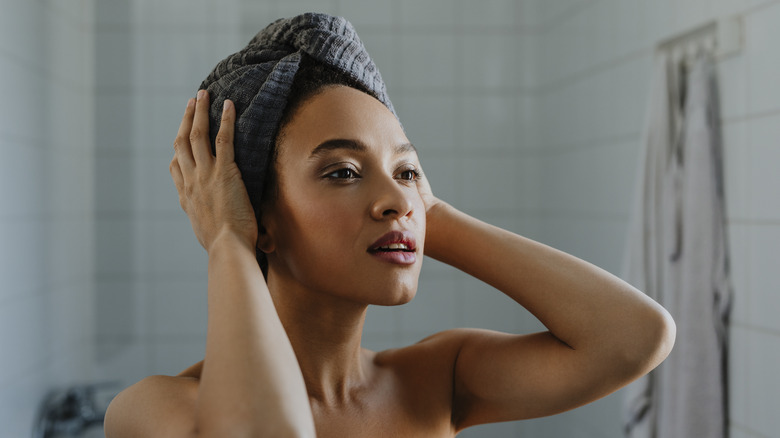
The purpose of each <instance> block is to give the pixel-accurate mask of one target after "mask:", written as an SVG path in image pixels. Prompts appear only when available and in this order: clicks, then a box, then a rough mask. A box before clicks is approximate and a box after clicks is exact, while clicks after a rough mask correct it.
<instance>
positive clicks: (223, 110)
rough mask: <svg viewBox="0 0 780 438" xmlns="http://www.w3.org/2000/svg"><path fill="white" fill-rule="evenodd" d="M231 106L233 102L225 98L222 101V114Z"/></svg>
mask: <svg viewBox="0 0 780 438" xmlns="http://www.w3.org/2000/svg"><path fill="white" fill-rule="evenodd" d="M232 106H233V102H231V101H229V100H227V99H225V102H223V103H222V114H224V113H226V112H228V110H229V109H230V108H231V107H232Z"/></svg>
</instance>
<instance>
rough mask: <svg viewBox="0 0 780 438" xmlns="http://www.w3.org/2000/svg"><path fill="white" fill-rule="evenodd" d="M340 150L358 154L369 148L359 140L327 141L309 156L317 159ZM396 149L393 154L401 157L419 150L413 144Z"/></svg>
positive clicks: (339, 139)
mask: <svg viewBox="0 0 780 438" xmlns="http://www.w3.org/2000/svg"><path fill="white" fill-rule="evenodd" d="M338 149H347V150H351V151H356V152H366V151H367V150H368V146H366V145H365V143H363V142H361V141H359V140H351V139H344V138H336V139H333V140H326V141H324V142H322V143H320V144H319V145H318V146H317V147H315V148H314V150H313V151H311V154H310V155H309V159H312V158H316V157H317V156H320V155H324V154H325V153H326V152H330V151H334V150H338ZM394 149H395V150H394V151H393V153H394V154H395V155H401V154H404V153H407V152H414V153H417V148H415V147H414V145H413V144H411V143H402V144H399V145H396V146H395V148H394Z"/></svg>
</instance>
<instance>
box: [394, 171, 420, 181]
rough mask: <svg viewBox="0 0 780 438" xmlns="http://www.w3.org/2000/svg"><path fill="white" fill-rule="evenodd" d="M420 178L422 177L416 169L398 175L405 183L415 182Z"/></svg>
mask: <svg viewBox="0 0 780 438" xmlns="http://www.w3.org/2000/svg"><path fill="white" fill-rule="evenodd" d="M419 177H420V172H418V171H417V170H414V169H410V170H404V171H403V172H401V173H400V174H398V178H399V179H402V180H405V181H414V180H416V179H417V178H419Z"/></svg>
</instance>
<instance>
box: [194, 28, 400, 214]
mask: <svg viewBox="0 0 780 438" xmlns="http://www.w3.org/2000/svg"><path fill="white" fill-rule="evenodd" d="M303 54H308V55H309V56H310V57H311V58H313V59H314V60H315V61H317V62H320V63H323V64H326V65H327V66H330V67H333V68H336V69H337V70H339V71H342V72H344V73H346V74H348V75H349V76H350V77H351V78H353V79H354V80H356V81H357V82H358V83H360V84H361V85H363V86H365V87H366V89H367V90H369V91H371V92H372V93H373V94H374V95H375V96H377V97H378V98H379V100H380V101H381V102H382V103H383V104H385V106H387V108H389V109H390V111H392V112H393V114H395V110H394V109H393V105H392V103H390V98H389V97H388V96H387V91H386V88H385V84H384V82H383V81H382V76H381V75H380V74H379V71H378V70H377V69H376V66H375V65H374V63H373V61H372V60H371V58H370V57H369V56H368V52H366V49H365V47H364V46H363V43H362V42H361V41H360V39H359V38H358V36H357V33H356V32H355V29H354V28H353V27H352V25H351V24H350V23H349V22H348V21H347V20H346V19H344V18H342V17H333V16H330V15H325V14H319V13H306V14H303V15H299V16H296V17H293V18H287V19H280V20H277V21H274V22H273V23H271V24H270V25H268V26H267V27H266V28H265V29H263V30H261V31H260V32H259V33H258V34H257V35H256V36H255V37H254V38H252V40H251V41H250V42H249V44H248V45H247V46H246V47H245V48H243V49H242V50H241V51H239V52H237V53H234V54H232V55H230V56H228V57H227V58H225V59H224V60H222V61H221V62H220V63H219V64H217V66H216V67H215V68H214V71H212V72H211V74H209V76H208V77H207V78H206V79H205V80H204V81H203V83H202V84H201V86H200V88H201V89H206V90H208V92H209V95H210V98H211V108H210V111H209V119H210V120H209V123H210V125H209V126H210V135H211V140H212V145H213V144H214V139H215V138H216V135H217V131H218V130H219V124H220V119H221V115H222V103H223V101H224V100H225V99H230V100H232V101H233V102H234V103H235V108H236V116H237V118H236V127H235V137H234V147H235V159H236V164H237V165H238V168H239V170H240V171H241V176H242V178H243V180H244V184H246V186H247V191H248V192H249V196H250V201H251V202H252V205H253V207H254V208H255V212H256V213H259V207H260V201H261V197H262V194H263V184H264V182H265V178H266V173H267V168H268V165H269V161H270V157H271V151H272V149H273V145H274V141H275V138H276V134H277V131H278V128H279V123H280V121H281V118H282V115H283V112H284V109H285V107H286V105H287V98H288V95H289V93H290V87H291V85H292V82H293V78H294V77H295V73H296V72H297V71H298V67H299V65H300V62H301V59H302V56H303ZM212 148H213V146H212ZM258 219H259V218H258Z"/></svg>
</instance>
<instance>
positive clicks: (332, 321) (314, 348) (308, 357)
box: [268, 277, 370, 405]
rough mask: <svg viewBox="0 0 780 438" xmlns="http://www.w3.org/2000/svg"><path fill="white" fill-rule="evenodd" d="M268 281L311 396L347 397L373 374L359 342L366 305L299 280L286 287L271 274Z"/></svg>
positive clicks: (338, 400) (335, 400)
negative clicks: (311, 286) (305, 284)
mask: <svg viewBox="0 0 780 438" xmlns="http://www.w3.org/2000/svg"><path fill="white" fill-rule="evenodd" d="M268 286H269V289H270V291H271V296H272V297H273V301H274V305H275V306H276V311H277V313H278V315H279V318H280V319H281V321H282V325H283V326H284V329H285V331H286V332H287V336H288V337H289V339H290V343H291V344H292V346H293V350H294V351H295V356H296V358H297V359H298V364H299V366H300V367H301V372H302V373H303V378H304V381H305V382H306V389H307V390H308V392H309V397H310V398H311V399H313V400H316V401H318V402H320V403H324V404H326V405H338V404H342V403H345V402H348V401H349V400H350V398H352V395H353V394H354V393H355V392H356V391H359V390H360V388H362V387H364V386H365V382H366V379H367V378H368V377H369V376H368V374H369V372H368V370H367V368H368V367H367V365H368V362H369V361H370V358H369V357H367V356H366V355H365V354H364V353H363V351H362V348H361V346H360V342H361V335H362V331H363V322H364V320H365V315H366V308H367V306H366V305H364V304H358V303H355V302H352V301H347V300H345V299H342V298H339V297H334V296H331V295H326V294H323V293H317V292H312V291H309V290H307V289H305V288H304V287H302V286H301V285H299V284H297V285H289V284H287V283H286V282H285V285H284V286H283V287H282V286H281V284H279V283H277V282H275V281H274V280H273V277H269V283H268Z"/></svg>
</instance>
